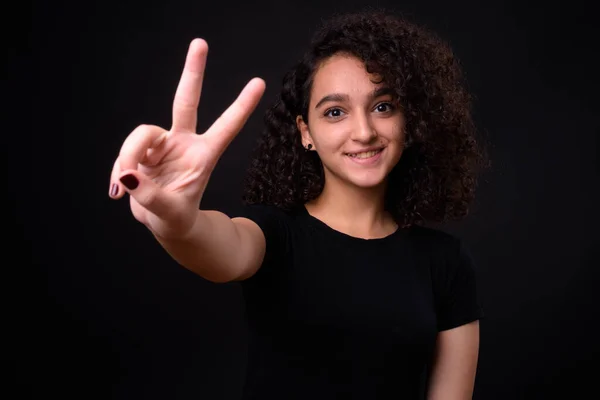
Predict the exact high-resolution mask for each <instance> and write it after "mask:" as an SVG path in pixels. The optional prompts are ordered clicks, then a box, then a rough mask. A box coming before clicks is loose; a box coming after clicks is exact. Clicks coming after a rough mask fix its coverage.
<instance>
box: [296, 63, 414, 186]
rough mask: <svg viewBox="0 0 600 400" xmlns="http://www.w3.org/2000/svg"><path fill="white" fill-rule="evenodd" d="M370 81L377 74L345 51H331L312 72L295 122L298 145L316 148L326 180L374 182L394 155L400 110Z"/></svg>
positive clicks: (398, 148)
mask: <svg viewBox="0 0 600 400" xmlns="http://www.w3.org/2000/svg"><path fill="white" fill-rule="evenodd" d="M374 82H377V76H373V75H370V74H368V73H367V71H366V70H365V67H364V65H363V62H362V61H360V60H359V59H357V58H355V57H352V56H349V55H342V54H340V55H334V56H332V57H331V58H329V59H327V60H325V61H324V62H323V63H322V64H321V65H320V66H319V68H318V69H317V71H316V73H315V76H314V80H313V85H312V92H311V96H310V102H309V110H308V121H303V119H302V117H301V116H299V117H298V118H297V120H296V122H297V125H298V128H299V130H300V133H301V135H302V144H303V145H304V147H307V146H308V144H311V145H312V150H314V151H316V152H317V153H318V154H319V157H320V159H321V161H322V163H323V167H324V172H325V180H326V182H327V184H331V183H332V180H334V181H336V182H341V183H344V184H349V185H353V186H357V187H361V188H372V187H376V186H379V185H382V184H385V181H386V178H387V175H388V174H389V173H390V171H391V170H392V168H394V166H395V165H396V164H397V163H398V161H399V160H400V156H401V155H402V150H403V143H404V116H403V115H402V112H401V109H400V107H399V106H398V105H397V103H396V102H395V101H394V97H393V94H392V93H391V92H390V91H389V90H388V89H387V87H386V86H385V85H384V84H382V83H379V84H378V83H374Z"/></svg>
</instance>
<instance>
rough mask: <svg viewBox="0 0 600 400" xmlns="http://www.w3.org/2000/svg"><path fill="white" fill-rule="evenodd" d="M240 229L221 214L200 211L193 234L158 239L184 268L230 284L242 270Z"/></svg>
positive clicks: (205, 277)
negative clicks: (176, 237)
mask: <svg viewBox="0 0 600 400" xmlns="http://www.w3.org/2000/svg"><path fill="white" fill-rule="evenodd" d="M238 229H239V227H238V226H237V225H236V224H234V223H233V221H232V220H231V218H229V217H228V216H227V215H226V214H224V213H222V212H219V211H204V210H198V213H197V214H196V221H195V223H194V226H193V228H192V229H191V231H190V232H189V233H188V234H187V235H186V236H185V237H184V238H181V239H168V240H167V239H164V238H161V237H159V236H157V235H154V237H155V238H156V239H157V240H158V242H159V243H160V244H161V245H162V247H163V248H164V249H165V250H166V251H167V252H168V253H169V254H170V255H171V257H173V259H175V261H177V262H178V263H179V264H181V265H182V266H183V267H185V268H187V269H189V270H190V271H192V272H194V273H196V274H198V275H200V276H201V277H203V278H204V279H207V280H209V281H212V282H229V281H231V280H233V279H235V278H236V277H237V275H238V274H239V269H240V268H241V265H240V263H241V260H240V257H239V252H238V251H236V249H239V248H240V247H241V243H240V241H241V239H240V234H239V231H238Z"/></svg>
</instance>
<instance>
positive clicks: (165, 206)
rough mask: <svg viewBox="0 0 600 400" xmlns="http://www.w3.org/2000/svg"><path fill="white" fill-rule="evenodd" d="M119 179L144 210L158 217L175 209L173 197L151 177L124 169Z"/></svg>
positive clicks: (164, 215) (163, 216) (162, 216)
mask: <svg viewBox="0 0 600 400" xmlns="http://www.w3.org/2000/svg"><path fill="white" fill-rule="evenodd" d="M119 181H120V182H121V184H122V185H123V186H124V187H125V189H126V191H127V193H129V195H130V196H131V197H133V199H134V200H135V201H137V202H138V204H139V205H141V206H142V207H143V208H145V209H146V210H148V211H150V212H151V213H152V214H154V215H156V216H157V217H159V218H166V217H167V215H168V214H172V211H173V210H174V209H175V207H174V203H175V199H173V198H172V196H171V195H170V193H168V192H166V191H164V190H163V189H162V188H161V187H160V186H158V185H157V184H156V183H154V181H152V179H150V178H148V177H147V176H145V175H144V174H142V173H140V172H139V171H136V170H125V171H123V172H122V173H121V175H120V176H119Z"/></svg>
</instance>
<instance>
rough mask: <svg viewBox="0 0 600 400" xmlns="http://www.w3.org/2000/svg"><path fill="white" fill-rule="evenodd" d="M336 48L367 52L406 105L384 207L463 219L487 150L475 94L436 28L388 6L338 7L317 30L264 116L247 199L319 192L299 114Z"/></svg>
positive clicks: (287, 198)
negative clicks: (474, 109) (401, 145)
mask: <svg viewBox="0 0 600 400" xmlns="http://www.w3.org/2000/svg"><path fill="white" fill-rule="evenodd" d="M339 53H345V54H350V55H353V56H355V57H357V58H358V59H360V60H362V61H363V62H364V65H365V68H366V70H367V71H368V72H369V73H374V74H377V76H379V77H381V79H382V81H383V83H384V84H385V85H387V86H389V87H390V88H391V89H392V90H393V92H394V94H395V96H396V99H397V100H398V102H399V103H400V105H401V107H402V109H403V113H404V116H405V121H406V132H405V135H406V146H405V149H404V152H403V154H402V157H401V159H400V161H399V162H398V164H397V165H396V166H395V167H394V168H393V169H392V171H391V172H390V174H389V176H388V184H387V192H386V208H387V210H388V211H389V212H390V213H391V214H392V215H393V216H394V218H395V220H396V222H397V223H398V224H399V225H400V226H403V227H406V226H410V225H412V224H422V223H429V222H434V223H436V222H437V223H440V222H445V221H448V220H451V219H459V218H461V217H464V216H465V215H466V214H467V213H468V210H469V206H470V204H471V202H472V200H473V198H474V192H475V186H476V183H477V175H478V172H479V171H480V169H481V167H483V166H484V165H485V164H487V161H486V160H487V157H486V156H485V152H484V149H483V147H481V146H480V145H479V143H478V141H477V140H476V133H477V130H476V128H475V124H474V122H473V119H472V115H471V100H472V98H471V97H472V96H471V94H470V93H469V92H468V91H467V90H466V86H465V83H464V79H463V74H462V71H461V67H460V64H459V62H458V60H457V58H456V57H455V56H454V54H453V52H452V50H451V49H450V47H449V46H448V45H447V44H446V43H445V42H444V41H442V40H440V39H439V38H438V37H437V36H436V35H435V34H434V33H432V32H431V31H429V30H427V29H425V28H424V27H422V26H419V25H417V24H416V23H413V22H409V21H407V20H406V19H404V18H402V17H398V16H395V15H393V14H391V13H389V12H386V11H385V10H368V11H363V12H359V13H348V14H342V15H337V16H335V17H333V18H331V19H330V20H328V21H326V22H325V23H324V24H323V25H322V26H321V28H320V29H319V30H318V31H317V33H316V34H315V36H314V37H313V39H312V42H311V46H310V49H309V50H308V51H307V52H306V53H305V54H304V56H303V57H302V58H301V60H300V61H299V62H298V63H297V64H296V65H295V66H294V67H293V68H292V69H291V70H290V71H289V72H288V73H287V74H286V75H285V77H284V79H283V86H282V90H281V93H280V94H279V96H278V97H277V99H276V101H275V103H274V104H273V105H272V106H271V107H270V108H269V109H268V110H267V112H266V114H265V118H264V121H265V124H266V128H265V130H264V132H263V134H262V135H261V137H260V138H259V140H258V144H257V147H256V148H255V149H254V154H253V157H252V159H251V163H250V165H249V168H248V171H247V174H246V177H245V180H244V191H243V202H244V203H246V204H255V203H261V204H271V205H275V206H277V207H279V208H282V209H284V210H291V209H294V208H295V207H298V206H301V205H303V204H304V203H306V202H307V201H310V200H312V199H314V198H316V197H317V196H319V194H320V193H321V191H322V189H323V185H324V174H323V166H322V164H321V160H320V159H319V156H318V155H317V154H316V152H314V151H308V152H307V151H305V149H304V147H303V146H302V142H301V136H300V132H299V130H298V128H297V125H296V116H298V115H301V116H302V118H303V119H304V121H308V115H307V114H308V104H309V98H310V93H311V85H312V81H313V78H314V73H315V71H316V69H317V68H318V66H319V65H320V63H322V62H323V61H324V60H326V59H327V58H329V57H331V56H333V55H335V54H339Z"/></svg>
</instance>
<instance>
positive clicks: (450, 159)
mask: <svg viewBox="0 0 600 400" xmlns="http://www.w3.org/2000/svg"><path fill="white" fill-rule="evenodd" d="M207 51H208V47H207V44H206V42H204V41H203V40H201V39H196V40H194V41H193V42H192V43H191V45H190V48H189V53H188V56H187V59H186V63H185V68H184V70H183V74H182V77H181V81H180V84H179V86H178V89H177V92H176V95H175V100H174V104H173V125H172V127H171V129H170V130H168V131H167V130H165V129H162V128H160V127H156V126H148V125H144V126H140V127H138V128H136V129H135V130H134V131H133V132H132V133H131V134H130V135H129V136H128V137H127V139H126V140H125V142H124V143H123V146H122V148H121V152H120V154H119V156H118V158H117V160H116V162H115V165H114V169H113V172H112V176H111V185H110V189H109V190H110V196H111V197H112V198H115V199H118V198H120V197H122V196H123V195H124V194H125V193H129V194H130V201H131V210H132V212H133V214H134V216H135V218H136V219H137V220H138V221H140V222H142V223H143V224H145V225H146V226H147V227H148V229H150V231H151V232H152V233H153V234H154V236H155V237H156V239H157V240H158V241H159V243H160V244H161V245H162V246H163V247H164V248H165V250H166V251H168V252H169V254H170V255H171V256H172V257H173V258H174V259H175V260H177V261H178V262H179V263H180V264H181V265H183V266H184V267H186V268H188V269H190V270H192V271H194V272H196V273H197V274H199V275H200V276H202V277H204V278H206V279H208V280H211V281H213V282H230V281H241V284H242V286H243V289H244V295H245V299H246V306H247V318H248V325H249V331H250V349H249V362H248V367H247V382H246V386H245V390H244V398H245V399H296V398H297V399H306V398H311V399H316V398H318V399H321V398H322V399H334V398H356V399H388V398H389V399H401V398H402V399H418V398H423V397H426V398H427V399H469V398H471V397H472V392H473V386H474V380H475V373H476V366H477V358H478V349H479V325H478V321H479V319H480V318H482V316H483V313H482V310H481V308H480V307H479V305H478V302H477V294H476V287H475V275H474V268H473V265H472V263H471V260H470V258H469V257H468V255H467V252H466V251H465V249H464V248H463V246H462V245H461V243H460V241H459V240H458V239H457V238H455V237H453V236H451V235H449V234H447V233H443V232H442V231H439V230H435V229H431V228H426V227H424V226H423V224H424V223H427V222H442V221H446V220H448V219H451V218H459V217H462V216H464V215H466V213H467V210H468V206H469V203H470V201H471V200H472V198H473V193H474V188H475V183H476V172H477V168H478V166H479V165H480V164H481V161H482V160H483V158H482V155H481V154H482V153H481V151H480V149H479V147H478V144H477V142H476V140H475V128H474V125H473V122H472V119H471V115H470V97H469V94H468V92H467V91H466V90H465V89H464V87H463V86H462V81H461V79H462V77H461V72H460V68H459V65H458V62H457V60H456V59H455V58H454V56H453V55H452V52H451V50H450V49H449V48H448V47H447V46H446V45H445V44H443V42H442V41H440V40H439V39H437V38H436V37H435V35H433V34H432V33H430V32H428V31H427V30H425V29H423V28H421V27H419V26H416V25H414V24H412V23H409V22H407V21H405V20H403V19H400V18H397V17H394V16H392V15H390V14H386V13H383V12H364V13H356V14H346V15H341V16H337V17H335V18H333V19H331V20H329V21H327V22H326V23H325V24H324V25H323V27H322V28H321V29H320V30H319V32H317V34H316V35H315V37H314V39H313V42H312V44H311V46H310V48H309V50H308V51H307V52H306V54H305V56H304V57H303V58H302V59H301V60H300V62H299V63H298V64H297V65H296V66H295V67H294V68H293V69H292V70H291V71H290V72H289V73H288V74H287V75H286V76H285V78H284V81H283V88H282V90H281V94H280V96H279V98H278V99H277V101H276V102H275V104H274V105H273V106H272V107H271V108H270V109H269V110H268V111H267V114H266V118H265V122H266V129H265V131H264V134H263V136H262V137H261V138H260V141H259V145H258V148H257V149H256V155H255V157H254V159H253V162H252V164H251V167H250V169H249V172H248V175H247V180H246V187H245V195H244V200H245V203H246V205H245V207H244V213H243V215H240V216H238V217H236V218H230V217H229V216H227V215H225V214H223V213H220V212H216V211H205V210H198V206H199V204H200V201H201V199H202V194H203V192H204V189H205V188H206V185H207V182H208V180H209V177H210V174H211V171H212V170H213V168H214V166H215V164H216V163H217V160H218V159H219V157H220V155H221V154H222V153H223V151H224V149H225V148H226V146H227V145H228V144H229V143H230V142H231V140H232V139H233V138H234V136H235V135H236V134H237V133H238V132H239V131H240V129H241V128H242V126H243V125H244V123H245V121H246V120H247V118H248V116H249V115H250V114H251V113H252V111H253V110H254V109H255V107H256V105H257V103H258V101H259V99H260V97H261V96H262V94H263V91H264V82H263V81H262V80H260V79H258V78H255V79H253V80H251V81H250V82H249V83H248V84H247V86H246V87H245V88H244V89H243V91H242V92H241V94H240V95H239V97H238V98H237V99H236V101H235V102H234V103H233V104H232V105H231V107H230V108H228V109H227V110H226V111H225V112H224V114H223V115H222V116H221V117H220V118H219V119H218V120H217V121H216V122H215V123H214V124H213V125H212V126H211V128H210V129H209V130H208V131H207V132H205V133H204V134H202V135H196V134H195V133H196V115H197V106H198V103H199V98H200V92H201V87H202V80H203V73H204V67H205V63H206V54H207Z"/></svg>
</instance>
